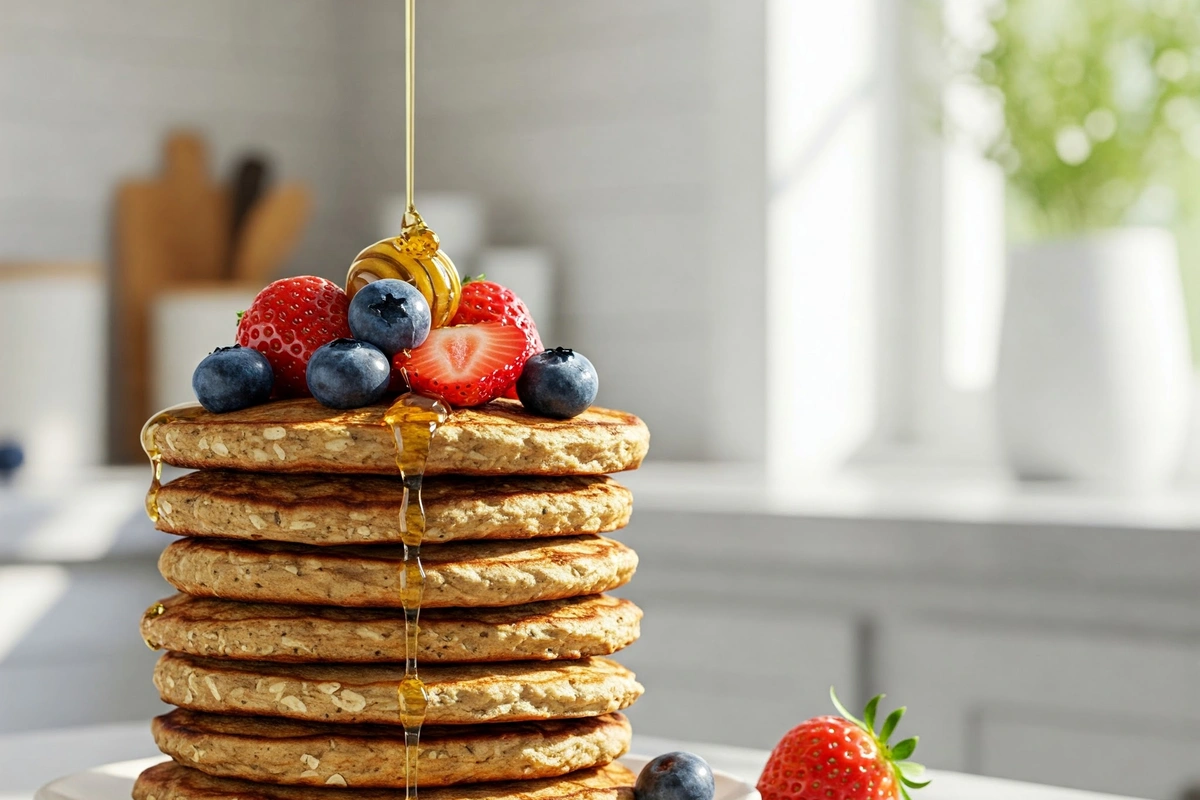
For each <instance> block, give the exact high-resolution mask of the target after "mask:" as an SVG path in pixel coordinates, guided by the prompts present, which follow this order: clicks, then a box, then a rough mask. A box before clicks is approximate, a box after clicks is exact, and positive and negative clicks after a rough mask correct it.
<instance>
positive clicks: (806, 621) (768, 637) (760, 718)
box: [618, 592, 855, 749]
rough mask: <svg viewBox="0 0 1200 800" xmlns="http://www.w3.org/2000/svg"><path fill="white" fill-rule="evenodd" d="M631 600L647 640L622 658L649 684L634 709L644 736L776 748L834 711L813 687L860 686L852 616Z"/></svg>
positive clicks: (660, 600) (625, 652) (637, 598)
mask: <svg viewBox="0 0 1200 800" xmlns="http://www.w3.org/2000/svg"><path fill="white" fill-rule="evenodd" d="M631 596H632V597H633V599H635V600H638V601H639V603H641V604H642V605H643V608H644V609H645V611H646V619H645V621H644V622H643V627H642V635H643V638H642V640H641V641H639V642H638V643H637V644H635V645H633V646H632V647H631V648H629V649H628V650H626V651H624V652H622V653H621V654H620V655H619V656H618V658H619V659H620V660H621V661H622V662H623V663H624V664H625V665H626V666H628V667H629V668H630V669H632V670H634V671H635V672H636V673H637V675H638V678H639V680H641V681H642V682H643V684H645V685H646V686H648V687H650V689H651V690H650V691H648V692H647V694H646V696H645V697H643V698H642V699H641V700H640V701H638V703H637V705H636V706H634V708H633V709H632V710H631V711H630V714H629V716H630V718H631V720H632V721H633V723H634V725H635V726H636V728H637V730H638V731H639V732H641V733H646V734H651V735H662V736H665V735H668V734H674V735H676V736H686V737H687V738H690V739H695V740H698V741H706V742H718V743H723V744H734V745H741V746H743V747H763V748H768V749H769V748H771V747H772V746H774V744H775V742H777V741H778V740H779V737H780V736H782V735H783V733H784V732H785V731H787V730H788V729H789V728H791V727H792V726H794V725H795V724H796V723H797V722H799V721H800V720H803V719H806V718H808V717H810V716H812V715H814V714H823V713H826V712H827V711H828V708H827V706H828V703H827V701H825V700H824V697H823V696H822V695H820V694H819V693H818V695H817V696H816V697H815V698H814V697H813V696H812V693H811V692H809V691H808V687H811V686H826V687H827V686H830V685H832V684H839V685H841V686H843V687H846V690H847V691H849V690H851V689H850V687H851V686H852V685H853V683H854V674H855V642H854V629H853V627H852V625H851V624H850V623H849V622H847V621H845V620H839V619H837V618H827V617H824V616H821V615H817V614H805V613H788V612H787V611H786V610H784V609H779V608H770V607H766V606H763V607H757V608H756V607H753V606H750V605H744V606H739V607H736V608H730V607H722V606H713V605H711V604H707V605H706V604H704V603H687V604H680V605H672V604H671V602H670V600H669V599H665V598H663V599H658V598H654V597H653V596H652V595H648V596H647V597H645V598H644V599H643V598H642V597H641V596H640V595H638V593H637V592H632V593H631Z"/></svg>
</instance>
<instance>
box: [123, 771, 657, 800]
mask: <svg viewBox="0 0 1200 800" xmlns="http://www.w3.org/2000/svg"><path fill="white" fill-rule="evenodd" d="M635 780H636V778H635V776H634V774H633V773H632V772H630V771H629V770H628V769H626V768H625V767H624V766H622V765H621V764H620V763H618V762H615V761H614V762H613V763H611V764H609V765H608V766H606V767H596V768H593V769H587V770H580V771H579V772H572V773H571V774H570V775H565V776H563V777H561V778H543V779H541V780H532V781H505V782H500V783H480V784H472V785H469V786H453V787H444V788H439V787H436V786H435V787H431V788H429V789H428V790H427V789H425V788H424V786H422V788H421V797H422V798H424V800H633V784H634V781H635ZM133 800H396V790H395V789H349V788H343V787H340V786H337V785H336V784H333V785H332V788H317V787H312V786H276V785H272V784H268V783H252V782H250V781H243V780H238V779H236V778H218V777H215V776H212V775H206V774H205V773H203V772H200V771H199V770H195V769H191V768H190V767H185V766H181V765H180V764H176V763H175V762H173V761H167V762H164V763H162V764H156V765H154V766H153V767H150V768H149V769H147V770H146V771H144V772H143V773H142V774H141V775H139V776H138V779H137V781H136V782H134V785H133Z"/></svg>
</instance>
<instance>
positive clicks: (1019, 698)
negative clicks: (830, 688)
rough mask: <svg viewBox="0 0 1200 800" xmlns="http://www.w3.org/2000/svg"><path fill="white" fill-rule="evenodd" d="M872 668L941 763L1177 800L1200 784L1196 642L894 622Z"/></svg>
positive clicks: (955, 622) (1021, 625)
mask: <svg viewBox="0 0 1200 800" xmlns="http://www.w3.org/2000/svg"><path fill="white" fill-rule="evenodd" d="M878 654H879V661H878V666H877V669H876V673H875V674H876V677H877V680H878V681H879V684H880V685H881V686H886V687H887V688H888V690H889V691H891V692H893V693H894V694H895V696H896V697H897V698H899V699H902V700H903V702H905V703H906V704H908V705H909V706H910V707H911V708H912V711H911V712H910V713H909V715H908V717H906V719H907V721H909V722H910V723H911V724H912V728H913V730H915V731H918V732H920V733H923V734H925V735H924V736H923V738H922V741H921V750H922V754H921V755H922V757H923V759H924V760H926V761H928V763H930V764H931V765H936V766H938V767H940V768H943V769H954V770H960V771H965V772H979V773H983V774H987V775H994V776H997V777H1005V778H1015V779H1020V780H1029V781H1034V782H1038V783H1050V784H1059V785H1067V786H1073V787H1077V788H1083V789H1093V790H1097V791H1105V792H1111V793H1116V794H1129V795H1134V796H1137V797H1150V798H1161V800H1178V798H1182V797H1183V796H1184V792H1185V790H1186V789H1188V788H1189V787H1193V786H1200V640H1197V639H1196V637H1195V636H1187V635H1179V636H1170V635H1166V634H1163V635H1146V634H1145V633H1141V634H1139V633H1135V632H1133V631H1128V630H1121V629H1104V628H1099V629H1093V630H1086V629H1085V630H1077V629H1071V628H1065V627H1062V626H1047V625H1037V624H1035V623H1034V622H1032V621H1014V620H1004V621H997V620H989V619H986V618H978V619H973V620H972V619H961V618H960V619H949V620H937V619H934V620H929V619H889V620H887V621H886V622H885V623H884V624H883V625H882V626H881V627H880V639H879V647H878Z"/></svg>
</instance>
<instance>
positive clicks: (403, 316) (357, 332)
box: [349, 278, 432, 358]
mask: <svg viewBox="0 0 1200 800" xmlns="http://www.w3.org/2000/svg"><path fill="white" fill-rule="evenodd" d="M349 319H350V332H351V333H353V334H354V338H356V339H359V340H361V341H364V342H369V343H370V344H373V345H375V346H376V347H378V348H379V349H380V350H382V351H383V353H384V355H386V356H388V357H389V358H390V357H391V356H394V355H396V353H399V352H400V351H401V350H411V349H412V348H414V347H419V346H420V345H421V342H423V341H425V337H426V336H428V335H429V323H430V320H431V319H432V316H431V314H430V313H429V303H428V302H427V301H426V300H425V295H423V294H421V292H420V290H419V289H417V288H416V287H415V286H413V285H412V284H411V283H405V282H404V281H401V280H396V279H395V278H385V279H383V280H378V281H374V282H372V283H368V284H367V285H366V286H364V287H363V288H361V289H359V290H358V293H357V294H355V295H354V299H352V300H351V301H350V314H349Z"/></svg>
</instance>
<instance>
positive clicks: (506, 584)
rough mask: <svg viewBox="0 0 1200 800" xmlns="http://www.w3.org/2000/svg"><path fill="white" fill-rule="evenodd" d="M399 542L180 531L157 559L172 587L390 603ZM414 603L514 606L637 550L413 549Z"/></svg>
mask: <svg viewBox="0 0 1200 800" xmlns="http://www.w3.org/2000/svg"><path fill="white" fill-rule="evenodd" d="M402 555H403V547H399V546H394V545H371V546H364V547H306V546H304V545H298V544H279V543H276V542H255V543H249V542H237V543H234V542H228V541H218V540H213V539H198V538H190V539H181V540H180V541H177V542H173V543H172V544H171V545H170V546H168V547H167V549H166V550H164V551H163V553H162V556H161V557H160V558H159V560H158V567H159V571H161V572H162V575H163V577H164V578H166V579H167V581H168V582H169V583H170V584H171V585H172V586H174V587H175V588H176V589H178V590H179V591H181V592H183V593H185V594H190V595H193V596H195V597H223V598H226V599H230V600H246V601H250V602H264V603H297V604H301V605H329V606H359V607H379V608H399V607H400V606H401V602H400V590H399V581H400V568H399V565H400V563H401V559H402ZM421 561H422V563H423V564H424V565H425V596H424V600H423V601H422V607H423V608H472V607H477V606H515V605H520V604H522V603H534V602H538V601H542V600H558V599H562V598H566V597H581V596H583V595H588V594H599V593H600V592H607V591H610V590H612V589H615V588H617V587H618V586H623V585H624V584H625V583H627V582H628V581H629V579H630V578H631V577H632V576H633V572H634V570H635V569H636V568H637V556H636V555H635V554H634V552H633V551H632V550H630V549H629V548H628V547H626V546H625V545H623V544H621V543H620V542H616V541H613V540H612V539H606V538H604V537H602V536H591V535H588V536H566V537H559V538H554V539H533V540H528V541H491V542H451V543H450V544H440V545H431V546H429V547H424V548H422V551H421Z"/></svg>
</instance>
